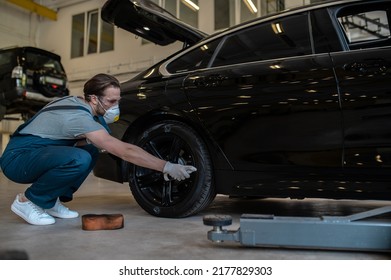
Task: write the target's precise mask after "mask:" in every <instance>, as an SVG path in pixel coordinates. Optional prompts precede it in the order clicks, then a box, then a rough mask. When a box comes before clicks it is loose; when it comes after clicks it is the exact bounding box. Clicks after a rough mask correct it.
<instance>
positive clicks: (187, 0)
mask: <svg viewBox="0 0 391 280" xmlns="http://www.w3.org/2000/svg"><path fill="white" fill-rule="evenodd" d="M181 1H182V2H183V4H185V5H186V6H188V7H189V8H190V9H192V10H193V11H196V12H197V11H199V10H200V7H198V6H197V5H196V4H195V3H194V2H193V1H191V0H181Z"/></svg>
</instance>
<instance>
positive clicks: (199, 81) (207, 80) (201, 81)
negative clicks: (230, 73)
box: [192, 75, 226, 87]
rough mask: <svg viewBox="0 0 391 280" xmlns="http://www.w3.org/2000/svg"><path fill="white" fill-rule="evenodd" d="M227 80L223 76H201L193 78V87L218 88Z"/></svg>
mask: <svg viewBox="0 0 391 280" xmlns="http://www.w3.org/2000/svg"><path fill="white" fill-rule="evenodd" d="M225 79H226V78H225V77H224V76H222V75H211V76H200V77H195V78H193V79H192V80H193V85H194V86H196V87H217V86H219V85H220V84H221V83H222V82H223V81H224V80H225Z"/></svg>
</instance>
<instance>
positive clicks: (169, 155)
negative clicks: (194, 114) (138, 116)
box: [129, 121, 216, 218]
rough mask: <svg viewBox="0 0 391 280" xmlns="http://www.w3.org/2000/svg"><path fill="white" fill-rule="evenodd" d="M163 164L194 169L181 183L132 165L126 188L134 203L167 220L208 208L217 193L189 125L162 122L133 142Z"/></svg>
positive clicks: (203, 148)
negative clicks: (162, 161)
mask: <svg viewBox="0 0 391 280" xmlns="http://www.w3.org/2000/svg"><path fill="white" fill-rule="evenodd" d="M134 144H136V145H137V146H139V147H141V148H143V149H144V150H146V151H147V152H149V153H151V154H153V155H154V156H156V157H159V158H162V159H164V160H167V161H170V162H173V163H180V164H184V165H193V166H195V167H196V168H197V171H196V172H193V173H192V174H191V175H190V178H189V179H186V180H183V181H175V180H170V181H165V180H164V177H163V174H162V173H161V172H157V171H154V170H150V169H146V168H142V167H140V166H135V165H131V166H130V168H129V186H130V189H131V192H132V194H133V196H134V198H135V200H136V201H137V203H138V204H139V205H140V206H141V207H142V208H143V209H144V210H145V211H146V212H148V213H149V214H151V215H154V216H158V217H166V218H183V217H187V216H191V215H194V214H196V213H198V212H199V211H201V210H203V209H204V208H205V207H207V206H208V205H209V204H210V203H211V202H212V201H213V199H214V198H215V196H216V193H215V189H214V185H213V180H212V163H211V159H210V156H209V152H208V149H207V147H206V145H205V143H204V141H203V140H202V138H201V137H200V136H199V135H198V134H197V133H196V132H195V131H194V130H193V129H192V128H190V127H189V126H188V125H186V124H184V123H182V122H178V121H162V122H158V123H155V124H153V125H151V126H149V127H148V128H146V129H145V130H144V131H143V132H142V133H141V134H139V136H138V137H137V138H136V141H135V142H134Z"/></svg>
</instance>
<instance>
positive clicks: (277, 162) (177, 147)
mask: <svg viewBox="0 0 391 280" xmlns="http://www.w3.org/2000/svg"><path fill="white" fill-rule="evenodd" d="M102 17H103V19H104V20H106V21H107V22H110V23H113V24H115V25H117V26H119V27H121V28H124V29H126V30H128V31H130V32H133V33H136V34H137V35H139V36H141V37H144V38H146V39H148V40H151V41H153V42H155V43H157V44H162V45H164V44H168V43H170V42H173V41H175V40H181V41H183V42H184V43H185V46H186V47H185V48H184V49H183V50H181V51H179V52H177V53H175V54H173V55H172V56H170V57H168V58H166V59H164V60H162V61H160V62H159V63H157V64H156V65H154V66H152V67H151V68H149V69H146V70H145V71H143V72H142V73H140V74H139V75H137V76H136V77H134V78H132V79H130V80H128V81H126V82H124V83H123V84H122V99H121V103H120V109H121V117H120V120H119V121H118V122H116V123H114V124H113V125H112V131H113V135H114V136H115V137H117V138H119V139H121V140H123V141H127V142H129V143H134V144H136V145H138V146H141V147H143V148H144V149H145V150H147V151H149V152H150V153H153V154H154V155H156V156H158V157H160V158H163V159H165V160H170V161H172V162H178V163H182V164H191V165H194V166H196V167H197V169H198V170H197V172H194V173H192V174H191V177H190V178H189V179H187V180H184V181H181V182H177V181H169V182H166V181H164V179H163V176H162V175H161V173H159V172H154V171H151V170H148V169H145V168H142V167H139V166H134V165H131V164H129V163H127V162H124V161H122V160H120V159H116V158H111V160H112V161H113V163H110V162H109V160H110V158H108V156H107V155H103V154H102V158H101V160H100V161H99V163H98V164H97V166H96V168H95V169H94V172H95V174H96V175H97V176H100V177H103V178H106V179H110V180H116V181H119V182H126V181H129V184H130V188H131V191H132V193H133V195H134V197H135V199H136V200H137V202H138V203H139V204H140V205H141V206H142V207H143V208H144V209H145V210H146V211H147V212H148V213H151V214H152V215H156V216H160V217H185V216H188V215H191V214H195V213H197V212H198V211H201V210H202V209H204V208H205V207H206V206H208V204H209V203H210V202H211V201H212V200H213V199H214V197H215V195H216V194H225V195H230V196H234V197H237V196H240V197H289V198H306V197H318V198H332V199H384V200H391V33H390V25H389V22H390V20H391V1H390V0H345V1H331V2H322V3H319V4H316V5H311V6H306V7H300V8H297V9H292V10H288V11H285V12H282V13H280V14H276V15H272V16H268V17H262V18H258V19H255V20H253V21H250V22H246V23H243V24H241V25H238V26H235V27H232V28H230V29H227V30H224V31H222V32H220V33H217V34H213V35H211V36H205V35H203V34H202V33H199V32H198V33H197V30H192V29H191V27H189V26H186V25H185V24H183V23H181V22H179V21H178V20H177V19H176V18H174V17H173V16H170V15H169V14H168V13H162V12H161V10H160V9H159V8H157V7H156V6H154V5H153V3H152V2H150V1H146V0H138V1H136V0H133V1H128V0H112V1H108V2H107V3H106V4H105V6H104V7H103V8H102Z"/></svg>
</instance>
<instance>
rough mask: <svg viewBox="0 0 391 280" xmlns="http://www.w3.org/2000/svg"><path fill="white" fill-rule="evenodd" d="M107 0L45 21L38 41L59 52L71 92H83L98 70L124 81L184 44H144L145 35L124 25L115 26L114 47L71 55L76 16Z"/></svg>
mask: <svg viewBox="0 0 391 280" xmlns="http://www.w3.org/2000/svg"><path fill="white" fill-rule="evenodd" d="M104 2H105V1H104V0H94V1H87V2H85V3H81V4H78V5H74V6H70V7H66V8H62V9H60V10H59V11H58V15H57V18H58V20H57V21H56V22H53V21H45V22H41V24H40V28H39V35H38V41H39V45H40V46H41V47H44V48H45V49H47V50H49V51H52V52H55V53H58V54H60V55H61V57H62V63H63V65H64V67H65V71H66V72H67V74H68V78H69V81H70V90H71V94H73V95H78V94H81V88H82V85H83V84H84V82H85V80H87V79H88V78H90V77H91V76H93V75H95V74H97V73H110V74H112V75H115V76H117V78H118V79H120V80H121V81H123V80H127V79H129V78H131V77H132V76H133V75H134V74H136V73H137V72H139V71H140V70H143V69H145V68H147V67H149V66H151V65H153V64H154V63H156V62H158V61H160V60H161V59H163V58H164V57H166V56H168V55H169V54H171V53H173V52H174V51H177V50H179V49H180V48H181V46H182V45H181V44H173V45H169V46H166V47H161V46H156V45H154V44H146V45H142V44H141V38H138V39H136V38H135V36H134V35H133V34H131V33H129V32H126V31H124V30H122V29H118V28H115V31H114V51H109V52H104V53H101V54H90V55H87V56H84V57H80V58H73V59H71V58H70V46H71V33H72V29H71V28H72V16H73V15H75V14H79V13H82V12H86V11H91V10H94V9H97V8H100V7H102V5H103V3H104Z"/></svg>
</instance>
